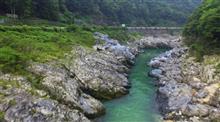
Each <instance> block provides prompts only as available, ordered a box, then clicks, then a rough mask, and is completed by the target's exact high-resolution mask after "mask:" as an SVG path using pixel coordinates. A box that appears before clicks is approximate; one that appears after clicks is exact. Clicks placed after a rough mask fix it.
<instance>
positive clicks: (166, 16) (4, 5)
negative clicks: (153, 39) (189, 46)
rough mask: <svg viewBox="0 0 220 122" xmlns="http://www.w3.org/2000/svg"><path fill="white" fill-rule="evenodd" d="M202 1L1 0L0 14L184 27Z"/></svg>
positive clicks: (48, 18) (96, 22)
mask: <svg viewBox="0 0 220 122" xmlns="http://www.w3.org/2000/svg"><path fill="white" fill-rule="evenodd" d="M200 2H201V0H154V1H153V0H0V14H6V13H11V14H17V15H18V16H19V18H28V17H36V18H42V19H47V20H53V21H64V22H67V21H71V20H73V18H74V19H75V20H82V21H86V23H89V22H90V23H95V24H108V25H119V24H122V23H124V24H128V25H148V26H158V25H163V26H169V25H173V26H175V25H182V24H184V23H185V22H186V20H187V17H188V16H189V15H190V14H191V12H192V11H193V10H194V9H195V8H196V7H197V6H198V5H199V3H200Z"/></svg>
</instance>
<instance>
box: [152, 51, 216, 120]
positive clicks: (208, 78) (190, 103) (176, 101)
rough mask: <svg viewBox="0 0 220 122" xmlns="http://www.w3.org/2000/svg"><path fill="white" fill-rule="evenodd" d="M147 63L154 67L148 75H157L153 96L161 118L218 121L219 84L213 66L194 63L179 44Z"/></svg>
mask: <svg viewBox="0 0 220 122" xmlns="http://www.w3.org/2000/svg"><path fill="white" fill-rule="evenodd" d="M149 65H150V66H152V67H153V68H155V69H156V70H155V69H154V70H152V71H151V73H150V76H153V77H156V78H157V80H156V81H155V82H156V84H157V85H158V87H159V88H158V97H157V99H158V101H159V102H158V103H159V106H160V110H161V112H162V114H163V115H164V119H165V120H172V121H175V122H184V121H187V122H215V121H216V122H217V121H219V118H220V107H219V88H220V85H219V77H218V76H219V75H218V74H216V72H215V68H214V66H212V65H205V64H203V63H198V62H195V61H194V60H193V58H192V57H189V56H188V51H187V48H183V47H179V48H173V49H172V50H170V51H167V52H165V53H164V54H161V55H160V56H158V57H156V58H154V59H152V61H151V62H150V63H149ZM158 69H159V70H160V72H159V70H158ZM156 71H157V72H156Z"/></svg>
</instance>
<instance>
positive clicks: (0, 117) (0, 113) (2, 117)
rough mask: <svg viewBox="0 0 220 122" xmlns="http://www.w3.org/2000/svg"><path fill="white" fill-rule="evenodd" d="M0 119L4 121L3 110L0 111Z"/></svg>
mask: <svg viewBox="0 0 220 122" xmlns="http://www.w3.org/2000/svg"><path fill="white" fill-rule="evenodd" d="M0 121H1V122H4V121H5V112H3V111H0Z"/></svg>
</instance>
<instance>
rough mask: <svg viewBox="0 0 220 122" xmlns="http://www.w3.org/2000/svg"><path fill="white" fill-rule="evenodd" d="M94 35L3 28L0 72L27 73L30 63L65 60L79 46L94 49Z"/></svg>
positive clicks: (56, 30) (23, 27) (0, 46)
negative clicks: (65, 55) (67, 53)
mask: <svg viewBox="0 0 220 122" xmlns="http://www.w3.org/2000/svg"><path fill="white" fill-rule="evenodd" d="M94 42H95V40H94V38H93V34H92V33H91V32H88V31H84V30H82V29H81V30H68V29H66V28H61V27H45V26H43V27H31V26H0V69H2V71H4V72H17V71H18V72H19V71H21V70H24V68H25V65H26V64H27V61H36V62H46V61H50V60H54V59H57V58H62V57H63V55H64V53H66V52H68V51H70V50H72V48H73V47H74V46H75V45H81V46H85V47H92V45H93V44H94Z"/></svg>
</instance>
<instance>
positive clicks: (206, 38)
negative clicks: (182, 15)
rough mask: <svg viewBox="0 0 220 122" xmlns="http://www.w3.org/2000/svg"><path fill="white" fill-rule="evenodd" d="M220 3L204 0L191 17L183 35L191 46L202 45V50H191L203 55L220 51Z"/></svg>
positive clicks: (213, 0)
mask: <svg viewBox="0 0 220 122" xmlns="http://www.w3.org/2000/svg"><path fill="white" fill-rule="evenodd" d="M219 22H220V1H219V0H204V1H203V4H202V5H201V6H200V7H199V8H198V10H197V11H196V12H195V13H194V14H193V15H192V16H191V18H190V19H189V22H188V24H187V25H186V26H185V29H184V32H183V35H184V37H186V38H185V43H186V44H187V45H189V46H191V45H192V47H194V45H198V44H200V49H198V48H191V49H193V50H194V51H197V53H200V54H201V55H205V54H212V53H219V52H220V51H219V50H220V23H219ZM198 51H202V52H198Z"/></svg>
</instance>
